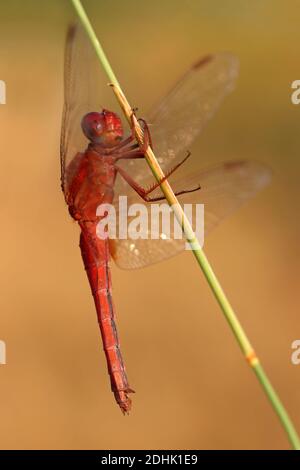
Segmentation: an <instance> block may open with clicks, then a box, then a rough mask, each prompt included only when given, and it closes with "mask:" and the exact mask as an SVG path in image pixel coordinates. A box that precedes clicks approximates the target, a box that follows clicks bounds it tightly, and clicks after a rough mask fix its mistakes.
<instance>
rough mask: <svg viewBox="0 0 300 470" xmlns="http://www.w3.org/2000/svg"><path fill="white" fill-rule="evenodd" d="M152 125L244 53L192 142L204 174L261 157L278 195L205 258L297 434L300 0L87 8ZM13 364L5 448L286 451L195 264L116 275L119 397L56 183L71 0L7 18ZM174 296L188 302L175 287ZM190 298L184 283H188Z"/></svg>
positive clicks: (6, 210) (7, 315) (6, 268)
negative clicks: (182, 85)
mask: <svg viewBox="0 0 300 470" xmlns="http://www.w3.org/2000/svg"><path fill="white" fill-rule="evenodd" d="M84 5H85V6H86V9H87V11H88V13H89V14H90V17H91V19H92V21H93V23H94V25H95V27H96V30H97V32H98V34H99V36H100V38H101V39H102V40H103V44H104V46H105V48H106V51H107V53H108V55H109V57H110V59H111V62H112V64H113V66H114V68H115V71H116V73H117V75H118V76H119V77H120V80H121V82H122V84H123V86H124V89H125V90H126V92H128V96H129V98H130V100H131V101H132V102H133V104H134V105H137V106H139V109H140V110H141V114H142V112H143V109H146V108H147V107H148V106H149V105H150V104H151V103H152V102H153V101H154V100H155V99H157V98H158V97H159V96H160V95H161V94H162V93H163V92H164V91H166V90H167V89H168V87H169V86H170V85H171V84H172V82H173V81H174V79H175V78H176V77H177V76H178V75H180V74H181V73H182V72H183V71H184V70H185V69H186V68H187V67H188V66H189V65H190V63H192V62H193V61H194V60H195V59H196V58H197V57H198V56H199V55H201V54H205V53H207V52H213V51H220V50H228V51H231V52H232V53H234V54H236V55H237V56H238V57H239V58H240V62H241V72H240V78H239V81H238V86H237V89H236V91H235V93H234V94H233V95H231V96H230V97H229V98H228V99H227V100H226V102H225V103H224V105H223V106H222V109H220V111H219V112H218V114H217V115H216V117H215V119H214V120H213V121H211V122H210V123H209V125H208V127H207V128H206V130H205V132H204V133H203V135H202V137H201V139H199V140H198V142H197V143H196V144H195V146H194V147H193V148H192V150H193V156H194V158H201V165H202V163H203V167H204V166H206V165H207V164H209V163H210V162H218V161H222V160H226V159H232V158H242V157H243V158H255V159H257V160H261V161H263V162H266V163H267V164H268V165H269V166H270V167H271V168H272V169H273V172H274V178H273V182H272V185H271V186H270V187H268V188H267V189H266V190H264V191H263V192H262V193H261V194H259V195H258V197H257V198H256V199H255V200H253V201H251V202H250V203H249V204H248V205H247V207H245V208H243V209H241V211H240V212H239V213H238V214H236V215H234V216H233V217H232V218H230V219H228V220H226V221H225V222H223V224H222V225H221V226H220V227H219V228H217V229H216V231H215V232H214V233H213V234H212V235H211V236H210V238H209V239H208V240H207V241H206V244H205V250H206V253H207V255H208V256H209V259H210V260H211V262H212V264H213V266H214V268H215V271H216V273H217V275H218V276H219V278H220V280H221V282H222V284H223V286H224V288H225V290H226V292H227V294H228V296H229V298H230V300H231V302H232V304H233V306H234V307H235V309H236V311H237V312H238V315H239V318H240V320H241V321H242V323H243V325H244V326H245V328H246V331H247V333H248V334H249V336H250V339H251V341H252V342H253V344H254V346H255V348H256V350H257V353H258V354H259V356H260V358H261V360H262V362H263V364H264V366H265V368H266V370H267V372H268V374H269V376H270V378H271V380H272V382H273V384H274V386H275V387H276V389H277V390H278V392H279V394H280V395H281V397H282V400H283V401H284V403H285V404H286V406H287V408H288V411H289V412H290V414H291V416H292V417H293V419H294V422H295V425H296V426H297V427H298V430H300V407H299V389H300V366H298V367H297V366H293V365H291V362H290V356H291V343H292V341H293V340H295V339H299V338H300V321H299V307H300V300H299V290H298V289H299V275H300V263H299V259H300V257H299V254H300V253H299V236H300V222H299V216H298V214H299V209H300V204H299V196H300V188H299V169H300V164H299V161H300V159H299V153H300V141H299V122H300V106H298V107H297V106H293V105H292V104H291V100H290V94H291V89H290V86H291V82H292V81H293V80H296V79H300V54H299V44H300V30H299V22H300V9H299V1H297V0H288V1H286V2H281V1H278V0H251V1H249V0H239V1H238V0H229V1H227V2H223V1H221V0H219V1H217V0H197V1H196V0H185V1H183V0H180V1H179V0H173V1H171V0H164V1H163V2H162V1H157V0H154V1H152V2H138V1H135V0H126V1H124V0H115V1H114V2H113V4H112V3H111V2H101V1H96V0H85V1H84ZM0 12H1V15H0V18H1V19H0V79H2V80H5V81H6V84H7V104H6V105H5V106H0V129H1V141H0V158H1V184H0V194H1V198H0V213H1V226H2V229H1V248H0V250H1V264H0V285H1V296H0V312H1V313H0V339H1V340H4V341H5V342H6V345H7V365H5V366H0V417H1V419H0V442H1V444H0V446H1V448H2V449H20V448H24V449H91V448H96V449H106V448H109V449H117V448H119V449H153V448H156V449H220V448H223V449H240V448H243V449H266V448H272V449H282V448H284V449H286V448H288V447H289V446H288V443H287V440H286V437H285V435H284V433H283V431H282V429H281V427H280V425H279V423H278V421H277V419H276V417H275V415H274V412H273V411H272V409H271V408H270V405H269V403H268V402H267V400H266V398H265V396H264V395H263V393H262V391H261V389H260V387H259V385H258V383H257V381H256V379H255V378H254V376H253V373H252V372H251V371H250V370H249V369H248V368H247V366H246V364H245V362H244V359H243V357H242V355H241V354H240V351H239V349H238V347H237V345H236V344H235V342H234V340H233V337H232V334H231V332H230V331H229V328H228V327H227V325H226V323H225V321H224V319H223V317H222V315H221V313H220V310H219V308H218V306H217V304H216V302H215V300H214V298H213V297H212V294H211V292H210V290H209V288H208V286H207V284H206V282H205V281H204V279H203V276H202V274H201V272H200V271H199V269H198V267H197V265H196V263H195V261H194V259H193V257H192V256H191V254H190V253H184V254H182V255H180V256H178V257H176V258H173V259H170V260H169V261H166V262H163V263H161V264H159V265H155V266H152V267H149V268H146V269H144V270H139V271H132V272H130V271H121V270H119V269H117V268H115V267H113V285H114V297H115V302H116V306H117V313H118V326H119V330H120V336H121V343H122V349H123V354H124V358H125V361H126V364H127V370H128V374H129V378H130V383H131V385H132V387H133V388H134V389H135V390H136V392H137V393H136V394H135V395H134V396H133V410H132V413H131V414H130V416H129V417H123V416H122V414H121V413H120V410H119V409H118V407H117V406H116V404H115V403H114V400H113V396H112V394H111V392H110V387H109V381H108V376H107V372H106V365H105V362H104V354H103V352H102V345H101V343H100V337H99V331H98V326H97V321H96V314H95V311H94V306H93V301H92V297H91V295H90V290H89V286H88V283H87V279H86V277H85V272H84V269H83V266H82V261H81V258H80V252H79V248H78V238H79V230H78V228H77V226H76V225H75V224H74V223H73V222H72V221H71V219H70V218H69V215H68V212H67V209H66V207H65V205H64V200H63V196H62V193H61V191H60V183H59V135H60V121H61V110H62V99H63V97H62V70H63V68H62V66H63V44H64V36H65V31H66V28H67V25H68V23H69V22H70V21H71V20H72V18H74V17H73V11H72V7H71V5H70V2H68V1H67V0H65V1H58V0H56V1H51V2H50V1H48V2H46V1H45V2H38V1H35V0H30V1H27V2H25V3H24V2H21V1H17V0H10V2H5V4H4V2H3V4H1V7H0ZM174 285H175V287H176V289H175V292H173V287H174ZM179 286H180V288H179Z"/></svg>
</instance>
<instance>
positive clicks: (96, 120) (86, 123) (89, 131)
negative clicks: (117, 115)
mask: <svg viewBox="0 0 300 470" xmlns="http://www.w3.org/2000/svg"><path fill="white" fill-rule="evenodd" d="M81 127H82V130H83V133H84V135H85V136H86V137H87V138H88V139H89V140H90V141H91V142H95V143H97V142H98V141H99V139H101V136H102V134H103V131H104V127H105V123H104V122H103V115H102V114H101V113H96V112H92V113H88V114H86V115H85V116H83V118H82V121H81Z"/></svg>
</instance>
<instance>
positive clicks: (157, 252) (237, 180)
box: [111, 161, 271, 269]
mask: <svg viewBox="0 0 300 470" xmlns="http://www.w3.org/2000/svg"><path fill="white" fill-rule="evenodd" d="M270 176H271V174H270V170H269V169H268V168H267V167H265V166H264V165H263V164H261V163H258V162H255V161H234V162H226V163H223V164H221V165H217V166H215V167H213V168H211V169H208V170H206V171H201V172H198V173H194V174H192V175H190V177H189V178H188V179H184V180H180V179H177V180H176V179H174V182H171V185H172V188H173V190H174V191H180V190H182V189H183V188H184V189H186V188H187V187H189V188H194V187H196V186H197V185H198V184H200V186H201V189H200V190H199V191H197V192H191V193H187V194H184V195H182V196H179V198H178V199H179V201H180V203H181V204H196V203H197V204H204V233H205V236H206V235H207V234H208V233H209V232H210V231H211V230H212V229H213V228H214V227H215V226H216V225H217V224H218V223H219V222H220V221H221V220H222V219H224V218H225V217H227V216H229V215H230V214H231V213H233V212H234V211H235V210H236V209H238V208H239V207H240V206H241V205H243V204H244V203H245V202H246V201H247V200H249V199H250V198H252V197H253V196H254V195H255V194H256V193H257V192H258V191H259V190H260V189H262V188H263V187H264V186H266V185H267V184H268V183H269V181H270ZM187 185H188V186H187ZM130 202H131V201H130V199H129V200H128V206H129V205H130ZM135 202H136V201H135ZM162 202H166V201H162ZM149 206H150V210H149ZM146 209H148V211H147V213H148V219H147V221H148V222H147V223H148V229H147V227H146V228H145V236H148V239H137V240H133V239H130V238H128V239H126V240H120V239H117V240H112V241H111V253H112V256H113V258H114V260H115V262H116V264H117V265H118V266H119V267H121V268H124V269H134V268H140V267H143V266H147V265H150V264H153V263H156V262H158V261H161V260H163V259H166V258H169V257H171V256H174V255H176V254H177V253H179V252H180V251H182V250H184V248H185V240H178V239H174V231H173V224H171V231H170V238H169V239H168V237H166V234H165V232H164V230H163V229H160V230H159V233H158V239H154V240H153V239H151V234H150V229H151V223H150V211H151V204H147V205H146V206H145V210H146ZM119 215H120V214H118V216H119ZM122 215H123V216H124V217H125V216H126V214H125V213H124V214H122Z"/></svg>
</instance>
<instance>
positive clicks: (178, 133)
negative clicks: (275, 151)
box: [116, 52, 239, 194]
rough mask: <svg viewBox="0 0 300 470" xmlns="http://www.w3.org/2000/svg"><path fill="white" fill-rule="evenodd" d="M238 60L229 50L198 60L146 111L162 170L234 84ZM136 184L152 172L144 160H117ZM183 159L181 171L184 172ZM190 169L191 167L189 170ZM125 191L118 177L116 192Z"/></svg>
mask: <svg viewBox="0 0 300 470" xmlns="http://www.w3.org/2000/svg"><path fill="white" fill-rule="evenodd" d="M238 69H239V64H238V60H237V58H236V57H234V56H233V55H231V54H230V53H225V52H224V53H219V54H215V55H211V56H207V57H204V58H202V59H201V60H199V61H198V62H197V63H196V64H195V65H194V66H193V67H191V68H190V69H189V70H188V71H187V72H186V73H185V74H184V75H183V76H182V77H181V79H180V80H179V81H178V82H177V83H176V84H175V86H174V87H173V88H172V89H171V90H170V92H169V93H168V94H167V95H166V96H165V97H164V98H163V99H162V100H161V101H160V102H159V104H158V105H156V106H154V107H153V109H152V110H151V111H150V112H149V113H148V115H146V121H147V123H148V125H149V129H150V132H151V137H152V141H153V148H154V153H155V156H156V158H157V159H158V161H159V163H160V165H161V167H162V169H163V171H167V170H168V169H169V168H170V166H173V165H175V164H176V163H178V161H179V160H181V159H182V158H183V157H184V156H185V154H186V152H187V150H190V149H191V145H192V143H193V142H194V140H195V139H196V137H198V135H199V134H200V132H201V131H202V129H203V128H204V126H205V124H206V123H207V122H208V121H209V119H211V118H212V116H213V115H214V113H215V112H216V110H217V108H218V107H219V106H220V104H221V103H222V101H223V99H224V98H225V97H226V95H227V94H228V93H230V92H231V91H232V90H233V88H234V85H235V81H236V78H237V75H238ZM121 165H122V166H124V168H126V170H127V171H128V172H129V173H130V174H131V175H132V176H133V177H134V179H135V181H137V182H138V183H139V184H141V185H144V186H147V185H148V184H150V182H151V181H152V182H153V176H152V173H151V171H150V169H149V168H148V165H147V164H146V162H144V161H137V160H131V161H127V162H126V163H125V162H124V163H123V164H122V163H121ZM188 168H189V163H186V164H185V166H184V168H182V169H181V172H182V171H184V172H185V173H186V172H188ZM189 171H191V170H189ZM121 191H123V192H124V191H125V192H126V194H128V192H129V191H128V188H125V187H124V183H123V181H122V180H121V179H120V178H118V179H117V182H116V193H120V192H121Z"/></svg>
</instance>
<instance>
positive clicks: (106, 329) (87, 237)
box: [80, 222, 132, 413]
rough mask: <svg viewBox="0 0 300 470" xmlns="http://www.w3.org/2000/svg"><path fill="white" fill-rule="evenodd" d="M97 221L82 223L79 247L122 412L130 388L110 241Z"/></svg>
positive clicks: (127, 403)
mask: <svg viewBox="0 0 300 470" xmlns="http://www.w3.org/2000/svg"><path fill="white" fill-rule="evenodd" d="M96 225H97V224H96V223H91V222H87V223H81V224H80V226H81V229H82V232H81V237H80V248H81V254H82V258H83V262H84V265H85V269H86V272H87V275H88V278H89V282H90V286H91V290H92V294H93V297H94V301H95V306H96V311H97V317H98V323H99V326H100V331H101V336H102V341H103V349H104V352H105V356H106V361H107V368H108V373H109V376H110V381H111V388H112V392H113V393H114V395H115V399H116V401H117V403H118V405H119V406H120V408H121V410H122V412H123V413H127V412H128V411H129V410H130V408H131V400H130V398H129V396H128V394H129V393H131V392H132V390H131V389H130V387H129V384H128V379H127V375H126V371H125V367H124V363H123V358H122V355H121V351H120V342H119V338H118V333H117V327H116V322H115V309H114V304H113V300H112V286H111V276H110V268H109V259H110V255H109V241H108V239H107V240H101V239H99V238H98V237H97V236H96Z"/></svg>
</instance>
